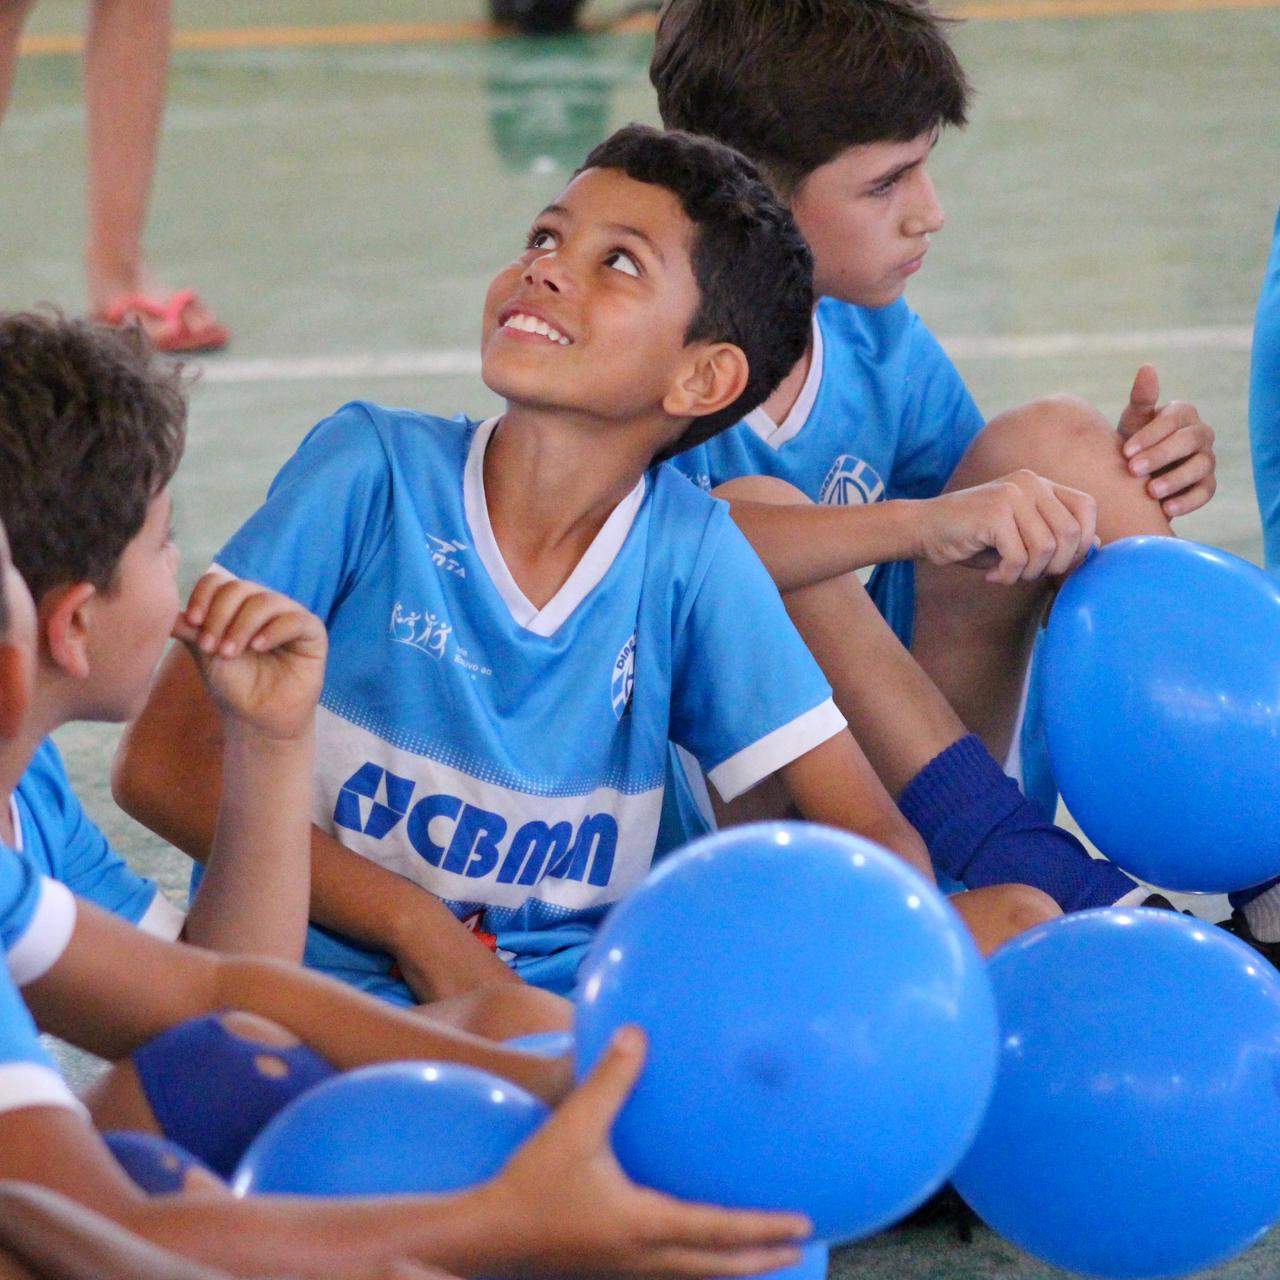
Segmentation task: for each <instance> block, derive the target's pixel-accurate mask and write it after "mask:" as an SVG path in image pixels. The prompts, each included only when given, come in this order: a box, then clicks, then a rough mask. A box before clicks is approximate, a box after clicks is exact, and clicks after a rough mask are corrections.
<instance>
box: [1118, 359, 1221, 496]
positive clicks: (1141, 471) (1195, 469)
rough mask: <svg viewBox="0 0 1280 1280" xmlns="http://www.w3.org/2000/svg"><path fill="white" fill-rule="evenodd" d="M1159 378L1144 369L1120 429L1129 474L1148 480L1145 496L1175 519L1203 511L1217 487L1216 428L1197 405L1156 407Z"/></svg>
mask: <svg viewBox="0 0 1280 1280" xmlns="http://www.w3.org/2000/svg"><path fill="white" fill-rule="evenodd" d="M1159 399H1160V379H1159V378H1158V377H1157V376H1156V371H1155V367H1154V366H1153V365H1149V364H1144V365H1143V366H1142V368H1141V369H1139V370H1138V376H1137V377H1136V378H1134V380H1133V389H1132V390H1131V391H1130V392H1129V403H1128V404H1127V405H1126V406H1125V409H1124V412H1123V413H1122V414H1121V415H1120V422H1119V424H1118V426H1117V430H1118V431H1119V432H1120V435H1121V437H1122V438H1123V440H1124V446H1123V452H1124V457H1125V462H1126V465H1127V466H1128V468H1129V474H1130V475H1133V476H1150V477H1151V479H1150V480H1148V481H1147V492H1148V493H1149V494H1150V495H1151V496H1152V497H1153V498H1154V499H1155V500H1156V501H1157V502H1159V503H1160V506H1161V508H1162V509H1163V511H1164V513H1165V515H1166V516H1167V517H1168V518H1169V519H1170V520H1172V519H1173V518H1174V517H1175V516H1185V515H1186V514H1187V513H1188V512H1189V511H1195V510H1197V509H1198V508H1200V507H1203V506H1204V504H1205V503H1206V502H1208V501H1209V499H1210V498H1212V497H1213V494H1214V490H1215V489H1217V487H1218V481H1217V477H1216V475H1215V474H1214V471H1215V467H1216V465H1217V463H1216V460H1215V458H1214V455H1213V428H1212V427H1211V426H1209V424H1208V423H1206V422H1202V421H1201V420H1200V414H1199V413H1198V412H1197V411H1196V408H1195V406H1194V405H1190V404H1187V403H1186V402H1185V401H1183V400H1173V401H1170V403H1169V404H1166V405H1158V404H1157V401H1158V400H1159Z"/></svg>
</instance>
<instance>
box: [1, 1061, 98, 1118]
mask: <svg viewBox="0 0 1280 1280" xmlns="http://www.w3.org/2000/svg"><path fill="white" fill-rule="evenodd" d="M20 1107H67V1108H69V1109H70V1110H72V1111H79V1112H81V1113H83V1114H84V1115H88V1112H87V1111H85V1109H84V1105H83V1104H82V1103H81V1101H80V1100H79V1098H77V1097H76V1095H75V1094H74V1093H72V1092H71V1090H70V1089H69V1088H68V1087H67V1082H66V1081H65V1080H64V1079H63V1078H62V1077H61V1076H60V1075H59V1074H58V1073H57V1072H56V1071H55V1070H54V1069H53V1068H52V1067H46V1066H45V1065H44V1064H43V1063H40V1062H2V1063H0V1111H17V1110H18V1109H19V1108H20Z"/></svg>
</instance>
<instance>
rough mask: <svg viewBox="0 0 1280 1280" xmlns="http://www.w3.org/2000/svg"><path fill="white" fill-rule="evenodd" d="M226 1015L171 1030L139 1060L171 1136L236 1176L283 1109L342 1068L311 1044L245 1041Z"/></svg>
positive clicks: (137, 1055)
mask: <svg viewBox="0 0 1280 1280" xmlns="http://www.w3.org/2000/svg"><path fill="white" fill-rule="evenodd" d="M225 1016H226V1015H224V1014H210V1015H209V1016H207V1017H204V1018H193V1019H192V1020H191V1021H189V1022H183V1023H179V1025H178V1026H176V1027H171V1028H170V1029H169V1030H168V1031H166V1032H164V1033H163V1034H161V1035H158V1036H156V1038H155V1039H154V1040H150V1041H148V1042H147V1043H146V1044H144V1045H143V1046H142V1047H141V1048H140V1049H138V1050H137V1052H135V1053H134V1055H133V1065H134V1067H135V1068H136V1069H137V1072H138V1078H139V1080H140V1081H141V1082H142V1089H143V1092H144V1093H145V1094H146V1096H147V1101H148V1102H149V1103H150V1104H151V1110H152V1112H153V1114H154V1115H155V1118H156V1122H157V1123H158V1124H159V1126H160V1128H161V1130H162V1131H163V1133H164V1135H165V1137H166V1138H170V1139H172V1140H173V1141H174V1142H176V1143H177V1144H178V1145H179V1146H180V1147H182V1148H183V1149H184V1150H186V1151H188V1152H190V1153H191V1154H192V1155H194V1156H196V1157H197V1158H198V1159H200V1160H202V1161H203V1162H204V1163H205V1164H206V1165H208V1166H209V1168H210V1169H212V1170H213V1171H214V1172H215V1173H217V1174H219V1175H220V1176H221V1177H223V1178H229V1177H230V1176H231V1174H232V1173H233V1172H234V1170H235V1167H236V1165H237V1163H238V1162H239V1160H240V1157H241V1155H243V1154H244V1150H245V1148H246V1147H247V1146H248V1145H249V1143H250V1142H252V1141H253V1139H254V1137H255V1136H256V1135H257V1133H258V1131H259V1130H260V1129H261V1128H262V1126H263V1125H264V1124H266V1123H267V1121H268V1120H270V1119H271V1117H272V1116H274V1115H275V1114H276V1112H277V1111H279V1110H280V1109H281V1108H282V1107H284V1106H285V1105H286V1104H287V1103H289V1102H291V1101H293V1099H294V1098H296V1097H297V1096H298V1095H299V1094H300V1093H304V1092H305V1091H306V1090H307V1089H310V1088H311V1087H312V1085H316V1084H319V1083H321V1081H324V1080H327V1079H329V1077H330V1076H333V1075H336V1074H337V1072H336V1071H335V1070H334V1068H333V1067H331V1066H330V1065H329V1064H328V1063H327V1062H326V1061H325V1060H324V1059H323V1058H322V1057H320V1055H319V1054H317V1053H316V1052H314V1050H312V1049H309V1048H307V1046H306V1045H303V1044H295V1045H289V1046H286V1047H283V1048H282V1047H279V1046H276V1045H267V1044H262V1043H260V1042H259V1041H257V1040H253V1039H246V1038H245V1037H244V1036H242V1035H239V1034H237V1033H236V1032H234V1031H231V1030H229V1029H228V1028H227V1026H226V1025H225V1022H224V1018H225ZM264 1068H265V1069H264Z"/></svg>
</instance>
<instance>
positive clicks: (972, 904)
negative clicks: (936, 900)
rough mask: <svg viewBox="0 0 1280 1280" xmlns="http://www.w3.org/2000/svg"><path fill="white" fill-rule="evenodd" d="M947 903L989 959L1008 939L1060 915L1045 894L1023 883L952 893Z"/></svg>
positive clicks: (1051, 900) (1055, 904)
mask: <svg viewBox="0 0 1280 1280" xmlns="http://www.w3.org/2000/svg"><path fill="white" fill-rule="evenodd" d="M949 901H950V903H951V905H952V906H953V907H955V909H956V910H957V911H958V912H959V913H960V918H961V919H962V920H963V921H964V922H965V924H966V925H967V926H968V928H969V932H970V933H971V934H972V935H973V940H974V941H975V942H976V943H977V944H978V950H979V951H981V952H982V954H983V955H984V956H989V955H990V954H991V953H992V952H993V951H995V950H996V949H997V948H998V947H1002V946H1003V945H1004V944H1005V943H1006V942H1008V941H1009V939H1010V938H1016V937H1017V936H1018V934H1020V933H1025V932H1026V931H1027V930H1028V929H1033V928H1035V926H1036V925H1038V924H1043V923H1044V922H1045V921H1046V920H1052V919H1054V918H1055V917H1056V916H1060V915H1061V914H1062V912H1061V911H1060V910H1059V909H1058V904H1057V903H1056V902H1054V900H1053V899H1052V898H1051V897H1049V895H1048V894H1046V893H1041V892H1040V890H1039V889H1032V888H1030V887H1029V886H1028V885H1025V884H999V885H993V886H992V887H991V888H989V889H971V890H969V892H968V893H957V894H955V895H954V896H953V897H952V898H950V899H949Z"/></svg>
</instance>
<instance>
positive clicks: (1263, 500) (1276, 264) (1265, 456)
mask: <svg viewBox="0 0 1280 1280" xmlns="http://www.w3.org/2000/svg"><path fill="white" fill-rule="evenodd" d="M1249 447H1250V450H1251V451H1252V453H1253V482H1254V485H1255V487H1256V489H1257V494H1258V510H1259V512H1260V514H1261V516H1262V545H1263V550H1264V552H1265V554H1266V564H1267V568H1268V569H1269V570H1270V571H1271V572H1272V573H1280V214H1278V215H1277V216H1276V228H1275V236H1274V238H1273V240H1272V242H1271V258H1270V260H1269V261H1268V262H1267V270H1266V274H1265V275H1264V276H1263V278H1262V289H1261V291H1260V292H1259V294H1258V312H1257V316H1256V317H1255V320H1254V326H1253V357H1252V360H1251V363H1250V370H1249Z"/></svg>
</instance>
